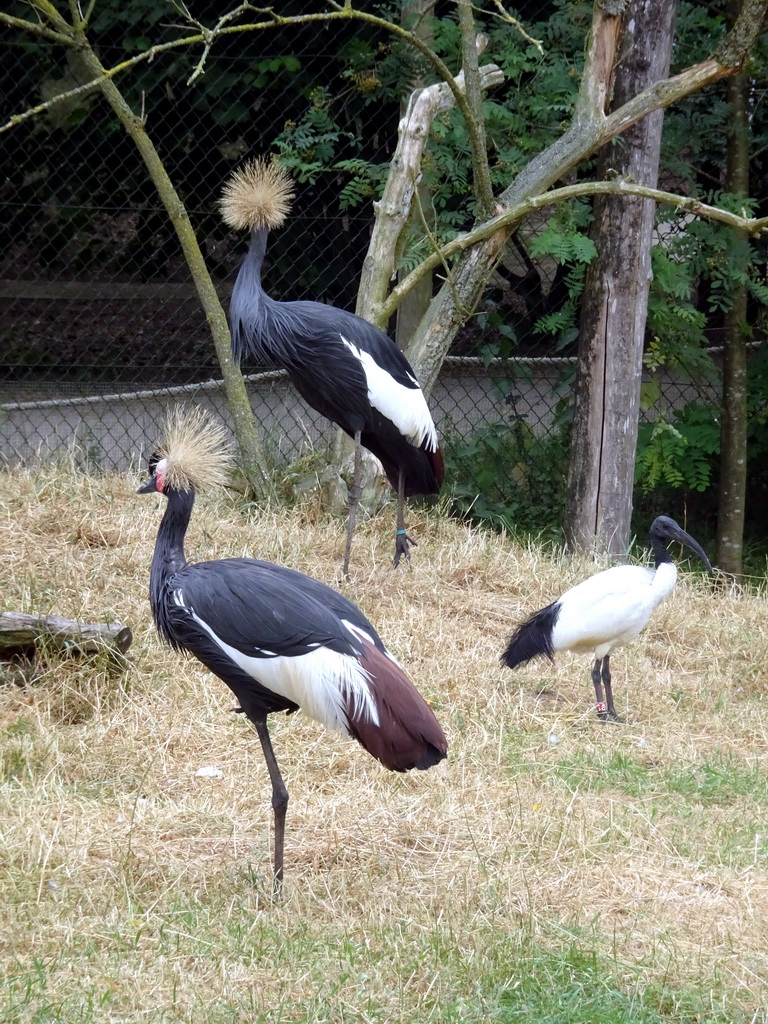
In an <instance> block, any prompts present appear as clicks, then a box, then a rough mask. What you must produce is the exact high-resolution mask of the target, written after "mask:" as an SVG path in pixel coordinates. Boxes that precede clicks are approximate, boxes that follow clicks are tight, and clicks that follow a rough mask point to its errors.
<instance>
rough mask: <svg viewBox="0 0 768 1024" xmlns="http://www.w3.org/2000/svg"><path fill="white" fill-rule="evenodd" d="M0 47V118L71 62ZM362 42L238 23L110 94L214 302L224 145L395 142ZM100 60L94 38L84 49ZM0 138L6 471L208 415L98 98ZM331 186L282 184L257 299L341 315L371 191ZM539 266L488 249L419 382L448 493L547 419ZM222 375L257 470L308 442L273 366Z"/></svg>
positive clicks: (359, 147)
mask: <svg viewBox="0 0 768 1024" xmlns="http://www.w3.org/2000/svg"><path fill="white" fill-rule="evenodd" d="M13 42H14V43H15V45H14V46H12V48H11V49H10V51H9V54H10V59H7V60H6V61H5V62H4V65H3V68H2V71H0V75H1V76H2V80H3V89H2V92H3V96H4V98H5V99H4V101H5V104H6V105H7V109H6V111H5V114H6V117H7V116H10V115H13V114H16V113H18V112H19V111H20V110H23V109H25V108H27V107H29V106H31V105H32V104H33V103H34V102H36V101H37V100H38V98H39V97H40V96H41V95H42V96H45V95H50V94H51V90H59V91H62V90H65V88H66V86H67V85H68V84H71V81H74V82H77V81H78V80H79V76H81V75H82V73H81V72H80V71H79V70H78V68H77V67H76V66H74V67H73V66H72V62H71V60H70V61H69V63H68V62H67V61H66V60H65V59H64V58H63V57H62V56H61V54H59V53H57V52H56V50H55V46H54V45H53V44H48V43H46V42H44V41H39V42H36V43H35V45H34V46H30V45H20V44H19V41H18V40H14V41H13ZM381 45H382V44H381V40H380V39H378V38H377V37H376V34H375V32H374V31H373V30H371V29H370V28H367V27H366V26H361V25H360V24H357V25H350V26H346V27H344V29H343V32H342V34H341V36H340V35H339V33H338V31H337V32H335V33H334V35H331V34H330V33H328V32H326V31H325V30H318V29H316V28H313V29H312V30H311V31H308V30H296V31H293V32H292V33H290V34H288V33H285V32H283V33H281V32H279V31H276V32H275V33H273V34H272V35H271V36H270V37H269V39H268V40H267V41H265V39H264V38H262V37H255V36H254V37H250V38H249V37H243V39H239V40H237V43H236V44H234V43H233V44H230V45H229V46H228V47H227V46H224V47H223V52H221V53H219V54H211V56H210V57H209V59H208V65H207V70H206V75H205V77H204V84H203V85H202V86H199V87H197V88H187V87H186V85H185V82H186V78H187V77H188V74H189V72H190V70H191V68H192V67H193V66H194V61H193V58H192V57H191V56H189V55H184V54H181V55H179V54H176V55H175V56H174V57H173V60H169V61H168V62H167V63H166V64H165V65H164V66H163V67H159V68H158V67H151V68H145V69H144V70H143V71H141V72H140V73H137V74H134V75H128V76H126V81H125V83H124V87H125V90H126V95H127V97H128V99H129V100H130V101H131V102H132V104H133V105H134V108H135V109H141V110H142V112H143V117H144V121H145V125H146V128H147V131H148V133H149V135H150V137H151V138H152V139H153V141H154V142H155V145H156V146H157V147H158V150H159V152H160V154H161V156H162V158H163V160H164V162H165V165H166V167H167V169H168V172H169V174H170V177H171V180H172V181H173V182H174V184H175V186H176V188H177V189H178V191H179V194H180V195H181V196H182V198H183V200H184V202H185V205H186V207H187V210H188V212H189V214H190V217H191V219H192V222H193V225H194V227H195V230H196V233H197V237H198V239H199V241H200V244H201V248H202V250H203V253H204V255H205V258H206V262H207V265H208V269H209V271H210V273H211V275H212V278H213V280H214V281H215V283H216V286H217V290H218V292H219V295H220V297H221V299H222V302H223V304H224V307H225V308H226V307H227V301H228V296H229V293H230V291H231V287H232V283H233V281H234V277H235V274H236V270H237V266H238V264H239V261H240V260H241V258H242V256H243V254H244V251H245V244H244V240H243V239H242V238H241V237H239V236H238V235H237V234H236V233H233V232H230V231H228V230H227V229H226V228H225V227H224V226H223V225H222V223H221V221H220V218H219V215H218V211H217V198H218V195H219V193H220V189H221V186H222V184H223V182H224V181H225V179H226V178H227V176H228V175H229V173H230V171H231V169H232V168H233V167H234V166H235V164H236V162H237V161H238V160H239V159H241V158H242V157H244V156H246V155H255V154H261V153H266V152H269V151H270V150H272V149H273V148H274V146H275V145H276V144H277V143H279V141H280V139H281V138H282V139H283V140H285V139H286V138H287V137H290V138H291V139H292V145H294V146H298V145H300V144H301V140H300V133H301V131H304V132H305V133H307V135H308V137H309V136H311V142H312V144H313V145H314V146H315V151H314V155H315V156H316V157H317V159H318V160H319V159H320V158H321V154H320V153H319V152H317V150H318V148H319V147H321V146H323V145H326V146H331V145H332V146H334V147H335V156H336V158H340V157H344V155H345V154H348V155H349V156H350V157H352V156H355V157H356V158H361V159H362V158H363V157H364V158H365V160H366V161H367V162H368V163H369V164H371V165H379V166H381V165H383V164H385V163H386V162H387V160H388V158H389V157H390V155H391V152H392V150H393V147H394V143H395V140H396V131H397V123H398V116H399V103H398V101H397V99H396V98H392V97H393V96H396V93H397V89H395V88H394V86H393V87H392V88H390V90H389V92H388V93H387V94H386V95H387V96H389V97H390V98H388V99H387V98H384V99H376V101H375V102H371V98H370V95H369V91H370V89H371V83H370V81H368V80H366V78H365V76H364V75H363V74H362V72H361V71H360V70H359V68H360V67H361V66H363V63H364V62H363V63H361V57H360V55H361V54H365V55H367V57H366V60H367V61H368V64H371V65H372V66H375V67H376V69H377V71H376V73H377V74H378V76H379V79H381V78H382V77H384V76H385V73H386V67H384V68H382V64H383V62H382V61H379V63H378V64H377V63H376V60H377V59H378V58H376V54H377V53H378V52H379V50H380V49H381ZM122 54H123V51H122V49H121V48H120V47H118V46H117V45H116V44H114V42H112V43H110V40H109V37H108V36H107V37H105V40H104V42H103V44H102V59H103V60H104V61H105V63H108V62H110V61H111V62H113V63H114V62H116V61H117V59H118V58H119V56H121V55H122ZM371 54H373V55H374V57H373V58H371ZM387 59H388V58H387ZM368 64H366V65H365V66H368ZM356 68H357V69H358V70H356ZM406 72H407V73H406ZM399 74H401V75H403V76H404V77H405V78H407V77H408V75H410V74H411V71H410V70H408V69H406V71H405V72H404V71H403V70H402V68H401V69H400V71H399ZM289 80H290V82H291V83H292V84H291V86H290V88H289V86H288V83H289ZM296 81H299V82H300V85H299V86H297V85H296ZM390 84H391V83H390ZM367 90H368V91H367ZM401 95H404V93H403V91H402V89H401ZM11 137H12V138H13V142H14V145H13V146H11V147H5V150H4V151H3V153H2V155H0V164H2V171H3V179H4V182H5V184H4V186H3V187H2V189H1V190H0V205H1V206H2V209H3V212H4V223H5V225H6V230H5V232H4V238H5V242H4V246H3V252H2V256H1V257H0V297H2V314H1V315H0V332H1V334H2V350H1V354H0V457H1V458H2V459H3V460H5V461H6V462H9V463H28V462H30V461H32V460H35V459H38V458H52V457H57V456H58V455H59V454H61V453H63V452H70V451H71V450H72V449H73V448H74V449H75V450H76V453H77V457H78V458H79V459H80V460H81V461H82V463H83V464H84V465H87V466H88V467H89V468H92V469H98V470H103V471H109V470H114V469H124V468H126V467H127V466H130V465H132V464H134V463H135V461H136V460H137V458H139V457H140V456H141V454H142V453H143V452H144V451H145V449H146V447H147V446H148V445H151V444H152V442H153V440H154V437H155V435H156V432H157V429H158V425H159V422H160V420H161V418H162V413H163V410H164V409H165V408H166V407H167V405H168V403H169V402H174V401H177V400H179V399H180V398H187V399H190V400H194V401H205V402H208V403H210V404H211V405H212V406H213V407H215V408H216V409H218V410H219V411H220V412H221V413H222V415H223V416H225V417H226V406H225V401H224V395H223V388H222V386H221V384H220V382H219V380H218V378H219V368H218V366H217V363H216V359H215V353H214V348H213V344H212V341H211V335H210V331H209V328H208V324H207V322H206V319H205V316H204V313H203V311H202V307H201V305H200V302H199V300H198V297H197V294H196V292H195V289H194V287H193V284H192V280H191V277H190V273H189V269H188V266H187V264H186V262H185V260H184V258H183V255H182V252H181V248H180V245H179V242H178V240H177V238H176V236H175V234H174V231H173V227H172V224H171V221H170V218H169V217H168V215H167V214H166V212H165V210H164V208H163V206H162V204H161V203H160V200H159V198H158V196H157V193H156V191H155V190H154V188H153V186H152V185H151V183H150V181H149V178H148V175H147V172H146V169H145V168H144V166H143V164H142V162H141V160H140V158H139V155H138V153H137V152H136V151H135V148H134V147H133V144H132V143H131V142H130V140H129V139H128V137H127V135H126V133H125V132H124V131H123V129H122V128H121V126H120V125H119V123H118V122H117V121H116V119H115V116H114V114H113V113H112V111H111V110H110V109H109V107H108V106H107V104H106V103H105V101H104V100H103V99H100V98H98V97H97V95H96V94H95V93H89V94H88V95H87V98H84V99H72V100H67V101H62V102H61V103H58V104H56V105H55V106H54V107H52V108H50V109H49V110H48V111H46V112H45V113H43V114H41V115H40V116H38V117H36V118H33V119H30V120H28V121H25V122H24V123H22V124H20V125H18V126H17V127H15V128H14V129H13V130H12V133H11ZM297 139H298V141H297ZM312 155H313V154H312V152H309V151H307V152H306V153H305V156H306V158H307V159H308V160H309V159H310V158H311V156H312ZM345 182H347V179H346V178H345V177H344V176H343V175H342V174H341V173H337V174H332V173H318V174H316V175H314V176H312V175H309V176H307V179H306V180H305V181H299V184H298V188H297V199H296V203H295V207H294V211H293V213H292V215H291V218H290V220H289V223H288V226H287V227H286V228H285V229H284V230H283V231H281V232H279V233H276V234H274V235H273V237H272V238H271V241H270V249H269V254H268V267H267V274H266V279H265V286H266V288H267V290H268V291H269V292H270V293H271V294H272V295H274V296H275V297H276V298H280V299H288V298H312V299H316V300H319V301H325V302H331V303H333V304H336V305H339V306H345V307H346V308H354V300H355V290H356V282H357V277H358V274H359V269H360V267H361V264H362V260H363V258H364V256H365V253H366V249H367V244H368V236H369V231H370V223H371V205H370V198H369V199H368V200H367V201H364V202H362V203H360V204H358V205H356V206H350V205H347V204H346V200H344V199H343V193H344V188H345ZM557 274H558V272H557V268H556V267H555V266H553V265H549V266H547V265H534V264H533V263H531V261H530V260H527V259H525V258H523V257H521V253H520V251H519V248H515V246H514V245H512V246H510V248H509V251H508V252H506V253H505V256H504V259H503V261H502V264H501V266H500V269H499V274H498V275H497V277H496V279H495V280H494V282H492V287H491V289H490V290H489V293H488V296H487V298H486V300H484V302H483V305H482V307H481V310H480V315H479V316H477V317H476V318H475V319H474V320H473V321H472V322H471V323H470V325H469V326H468V327H467V328H466V329H465V330H464V331H463V332H462V333H461V334H460V335H459V337H458V338H457V341H456V345H455V348H454V351H453V353H452V355H451V356H450V357H449V358H448V359H447V360H446V363H445V365H444V367H443V370H442V373H441V375H440V378H439V381H438V383H437V385H436V387H435V389H434V391H433V394H432V395H431V399H430V404H431V407H432V410H433V413H434V416H435V419H436V422H437V425H438V429H439V431H440V433H441V435H442V436H443V438H445V439H446V442H447V444H448V445H449V447H451V448H452V451H453V452H454V455H455V458H454V465H455V466H456V467H463V468H462V473H464V475H465V476H466V477H467V478H468V481H469V482H468V483H467V488H468V492H471V491H472V490H473V489H474V490H476V491H478V492H483V491H484V490H485V491H493V489H494V488H496V490H497V491H498V490H499V479H498V478H499V476H500V477H501V479H502V481H506V482H509V481H511V484H512V485H513V486H521V481H522V480H523V477H524V476H525V472H526V471H525V467H524V466H522V468H521V465H522V463H521V458H522V456H521V453H522V452H524V450H525V449H526V446H528V449H530V447H531V445H534V444H541V443H543V442H544V441H546V440H547V439H550V440H551V439H552V438H556V437H562V436H564V432H565V431H567V423H568V408H569V398H570V395H571V393H572V383H573V379H574V373H575V355H574V351H573V346H572V345H571V347H570V348H568V347H565V348H562V349H558V348H557V347H556V346H555V345H554V343H553V342H552V340H551V339H547V338H546V337H542V335H541V334H539V333H537V332H536V328H535V323H536V320H537V318H538V317H539V316H540V315H541V314H542V313H543V312H546V311H547V310H548V309H551V308H552V306H553V303H555V302H556V301H557V295H558V289H559V285H560V282H559V280H558V276H557ZM499 330H501V331H502V332H506V336H507V337H512V336H514V344H513V346H512V350H511V355H510V356H509V357H508V358H506V359H503V360H499V359H491V358H489V355H488V352H489V340H490V341H491V342H492V341H493V339H494V337H496V333H495V332H497V331H499ZM244 370H245V371H246V372H247V373H248V374H249V378H248V379H249V387H250V394H251V399H252V405H253V409H254V413H255V415H256V418H257V420H258V422H259V423H260V425H261V428H262V431H263V434H264V437H265V441H266V446H267V448H268V450H269V452H270V454H271V455H272V456H273V458H274V460H275V462H276V463H277V464H282V465H286V464H288V463H290V462H291V461H293V460H295V459H297V458H298V457H300V456H301V455H302V454H303V453H304V452H306V450H307V449H308V448H311V447H317V446H321V445H324V444H326V443H329V442H330V440H331V439H332V437H333V436H334V428H333V427H332V426H331V425H329V424H328V423H327V422H326V421H324V420H323V419H322V418H321V417H320V416H319V415H318V414H317V413H315V412H314V411H313V410H311V409H309V408H307V406H306V405H305V404H304V402H303V401H302V400H301V398H300V397H299V396H298V395H297V394H296V393H295V391H294V390H293V388H292V387H291V385H290V384H289V382H288V381H287V380H286V379H285V377H284V376H283V375H281V374H279V373H275V372H273V371H272V370H271V369H270V368H268V367H258V366H246V367H244ZM654 380H655V386H656V391H657V396H658V398H657V401H656V402H655V404H654V406H653V408H651V409H649V410H648V411H647V413H646V415H648V416H651V417H653V416H656V415H658V414H659V411H660V410H662V411H663V410H664V409H673V408H677V407H680V406H681V405H684V404H686V403H687V402H690V401H691V400H694V399H699V398H702V397H703V398H705V399H706V400H709V401H713V400H714V401H716V400H717V398H718V395H717V388H716V386H715V385H714V384H712V383H705V384H698V385H697V384H694V383H693V382H692V381H690V380H686V379H682V378H679V377H674V376H673V375H671V374H668V373H666V374H665V373H661V372H658V373H657V374H656V375H655V377H654ZM523 461H524V460H523ZM494 474H496V476H495V477H494ZM521 474H522V475H521ZM501 489H502V490H503V487H502V488H501Z"/></svg>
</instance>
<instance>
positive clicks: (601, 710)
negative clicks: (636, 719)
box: [597, 700, 624, 723]
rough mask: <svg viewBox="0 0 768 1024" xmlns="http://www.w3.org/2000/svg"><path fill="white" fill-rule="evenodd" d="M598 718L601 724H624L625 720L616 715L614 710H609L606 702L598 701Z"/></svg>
mask: <svg viewBox="0 0 768 1024" xmlns="http://www.w3.org/2000/svg"><path fill="white" fill-rule="evenodd" d="M597 717H598V718H599V719H600V721H601V722H616V723H620V722H623V721H624V719H623V718H621V717H620V716H619V715H617V714H616V712H615V710H614V709H613V708H609V707H608V705H607V704H606V703H605V701H602V700H601V701H598V704H597Z"/></svg>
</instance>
